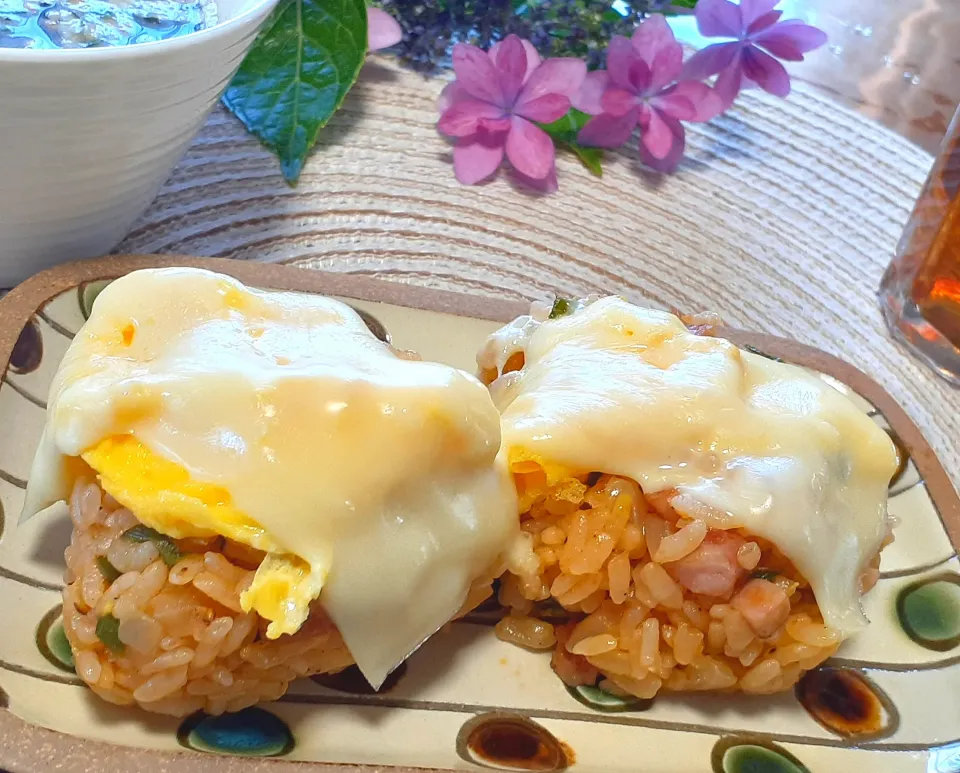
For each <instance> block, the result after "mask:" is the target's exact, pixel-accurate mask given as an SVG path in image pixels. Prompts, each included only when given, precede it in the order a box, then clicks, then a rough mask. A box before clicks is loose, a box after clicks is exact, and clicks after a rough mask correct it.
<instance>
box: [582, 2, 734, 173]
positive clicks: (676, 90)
mask: <svg viewBox="0 0 960 773" xmlns="http://www.w3.org/2000/svg"><path fill="white" fill-rule="evenodd" d="M682 69H683V47H682V46H681V45H680V44H679V43H678V42H677V41H676V38H674V36H673V31H672V30H671V29H670V27H669V25H668V24H667V21H666V19H664V18H663V16H660V15H654V16H651V17H649V18H648V19H646V20H645V21H644V22H643V23H642V24H640V25H639V26H638V27H637V30H636V32H634V34H633V38H632V39H630V40H627V38H625V37H622V36H619V35H617V36H614V37H613V39H612V40H611V41H610V47H609V48H608V49H607V69H606V71H601V70H598V71H596V72H591V73H589V74H588V75H587V77H586V79H585V81H584V84H583V88H582V89H581V91H580V93H579V95H577V97H576V98H575V99H574V106H575V107H577V108H578V109H580V110H582V111H583V112H585V113H590V114H591V115H593V116H595V117H594V118H591V119H590V120H589V121H588V122H587V123H586V125H585V126H584V127H583V129H581V130H580V134H579V136H578V138H577V139H578V141H579V142H580V143H581V144H583V145H594V146H597V147H603V148H615V147H619V146H620V145H623V144H624V143H625V142H626V141H627V140H629V139H630V135H631V134H632V133H633V129H634V127H635V126H639V127H640V130H641V135H640V153H641V156H642V157H643V160H644V163H646V164H647V165H649V166H651V167H653V168H654V169H658V170H660V171H664V172H670V171H673V170H674V169H675V168H676V166H677V164H678V163H679V162H680V158H681V157H682V156H683V149H684V146H685V144H686V137H685V131H684V128H683V124H681V123H680V122H681V121H709V120H710V119H711V118H713V117H714V116H715V115H716V114H717V113H718V112H720V104H719V99H717V98H716V96H715V95H714V94H713V92H712V90H711V89H710V87H709V86H707V85H705V84H703V83H699V82H697V81H693V80H682V81H680V80H679V79H680V75H681V71H682ZM678 81H679V82H678Z"/></svg>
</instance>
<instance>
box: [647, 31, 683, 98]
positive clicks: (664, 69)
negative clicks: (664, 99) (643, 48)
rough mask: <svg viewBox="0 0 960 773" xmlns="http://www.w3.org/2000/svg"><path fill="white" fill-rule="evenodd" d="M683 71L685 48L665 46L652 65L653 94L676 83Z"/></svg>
mask: <svg viewBox="0 0 960 773" xmlns="http://www.w3.org/2000/svg"><path fill="white" fill-rule="evenodd" d="M682 71H683V46H681V45H680V44H679V43H674V44H673V45H672V46H665V47H664V48H662V49H661V50H660V53H658V54H657V56H656V58H655V59H654V60H653V64H651V65H650V86H649V90H650V91H651V92H653V93H656V92H658V91H662V90H663V89H664V88H665V87H667V86H669V85H670V84H671V83H676V82H677V79H678V78H679V77H680V73H681V72H682Z"/></svg>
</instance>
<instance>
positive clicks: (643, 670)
mask: <svg viewBox="0 0 960 773" xmlns="http://www.w3.org/2000/svg"><path fill="white" fill-rule="evenodd" d="M547 311H549V310H540V311H535V312H534V313H533V314H532V315H529V316H524V317H521V318H519V319H517V320H516V321H514V322H513V323H511V324H509V325H507V326H506V327H504V328H502V329H501V330H500V331H498V332H497V333H495V334H494V335H493V336H492V337H491V338H490V339H489V341H488V342H487V343H486V345H485V346H484V348H483V349H482V350H481V352H480V354H479V356H478V363H479V366H480V372H481V378H482V380H484V381H485V382H486V383H488V384H489V387H490V390H491V393H492V395H493V397H494V400H495V402H496V403H497V406H498V408H499V409H500V410H501V412H502V433H503V447H504V451H505V452H506V453H507V456H508V461H509V464H510V469H511V472H512V474H513V477H514V480H515V483H516V488H517V492H518V495H519V513H520V518H521V528H522V530H523V531H524V533H526V534H527V535H529V538H530V539H531V540H532V543H533V547H534V550H535V552H536V554H537V556H538V559H539V567H538V569H537V571H536V572H535V573H533V574H532V575H528V574H523V573H520V574H514V573H511V572H508V573H507V574H506V575H505V576H504V577H503V578H502V580H501V587H500V591H499V598H500V601H501V603H503V604H504V605H505V606H506V607H508V608H509V609H510V610H511V611H510V613H509V614H508V615H507V616H506V617H505V618H504V619H503V620H502V621H501V622H500V623H499V624H498V626H497V631H498V633H499V635H500V636H501V638H503V639H506V640H508V641H511V642H514V643H516V644H519V645H522V646H525V647H528V648H531V649H541V650H551V651H552V653H553V655H552V658H553V660H552V663H553V667H554V670H555V671H556V673H557V674H558V675H559V676H560V678H561V679H562V680H563V681H564V682H565V683H566V684H567V685H570V686H576V685H597V686H599V687H601V688H602V689H604V690H606V691H608V692H611V693H615V694H618V695H624V696H636V697H639V698H652V697H653V696H654V695H656V694H657V693H658V692H659V691H661V690H665V691H691V690H725V691H742V692H746V693H772V692H777V691H780V690H785V689H788V688H789V687H791V686H792V685H793V684H795V683H796V682H797V680H798V679H799V678H800V676H801V674H802V673H803V672H805V671H806V670H808V669H811V668H814V667H815V666H817V665H818V664H820V663H822V662H823V661H824V660H825V659H826V658H827V657H829V656H830V655H831V654H832V653H833V652H835V651H836V649H837V647H838V646H839V645H840V643H841V642H842V641H843V640H844V639H845V638H847V637H848V636H851V635H853V634H854V633H857V632H858V631H861V630H862V629H863V628H864V627H865V625H866V624H867V620H866V618H865V617H864V615H863V612H862V611H861V607H860V596H861V594H862V593H865V592H867V591H868V590H870V588H871V587H872V586H873V585H874V584H875V582H876V580H877V577H878V566H879V554H880V550H881V549H882V548H883V546H884V545H886V544H887V543H888V542H890V541H891V540H892V531H891V528H892V525H893V524H892V521H891V519H890V517H889V516H888V514H887V506H886V505H887V489H888V484H889V481H890V479H891V476H892V475H893V473H894V471H895V469H896V466H897V454H896V450H895V448H894V446H893V444H892V443H891V441H890V438H889V437H888V436H887V434H886V433H885V432H884V431H883V430H882V429H881V428H880V427H879V426H877V425H876V424H875V423H874V422H873V421H872V420H871V419H870V418H869V417H867V416H866V415H864V414H863V413H862V412H860V411H859V410H858V409H857V408H856V406H854V405H853V403H852V402H850V400H849V399H848V398H847V397H846V396H845V395H843V394H841V393H840V392H838V391H837V390H835V389H834V388H832V387H830V386H829V385H827V384H826V383H825V382H823V381H822V380H820V379H819V378H817V377H816V376H814V375H812V374H810V373H808V372H807V371H804V370H803V369H801V368H799V367H796V366H793V365H789V364H785V363H781V362H775V361H772V360H770V359H767V358H764V357H762V356H760V355H757V354H752V353H750V352H746V351H742V350H740V349H738V348H737V347H736V346H734V345H733V344H732V343H730V342H729V341H726V340H724V339H723V338H720V337H714V336H713V335H711V333H713V332H714V330H715V327H716V321H715V320H709V321H708V324H704V322H703V320H692V321H691V327H692V328H693V329H692V330H691V329H689V328H688V327H687V326H685V325H684V323H683V322H682V321H681V320H680V319H679V318H677V317H676V316H674V315H672V314H669V313H666V312H661V311H654V310H650V309H643V308H639V307H637V306H634V305H632V304H630V303H627V302H626V301H624V300H622V299H620V298H602V299H596V300H594V301H592V302H579V303H575V302H567V301H560V302H558V303H557V304H555V305H554V307H553V310H552V311H551V312H550V314H549V315H548V314H547V313H546V312H547ZM697 333H700V334H697ZM558 606H559V607H561V608H562V610H557V607H558ZM558 611H559V612H560V617H563V616H566V622H564V623H562V624H554V623H553V622H551V620H555V619H556V618H557V617H558Z"/></svg>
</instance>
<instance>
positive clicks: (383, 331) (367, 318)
mask: <svg viewBox="0 0 960 773" xmlns="http://www.w3.org/2000/svg"><path fill="white" fill-rule="evenodd" d="M350 308H351V309H353V310H354V311H355V312H357V314H359V315H360V319H362V320H363V324H365V325H366V326H367V329H368V330H369V331H370V332H371V333H373V334H374V335H375V336H376V337H377V338H379V339H380V340H381V341H383V342H384V343H385V344H388V343H390V334H389V333H388V332H387V328H386V326H385V325H384V324H383V323H382V322H381V321H380V320H379V319H377V318H376V317H375V316H373V314H371V313H370V312H369V311H364V310H363V309H358V308H357V307H356V306H351V307H350Z"/></svg>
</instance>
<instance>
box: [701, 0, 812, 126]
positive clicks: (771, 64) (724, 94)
mask: <svg viewBox="0 0 960 773" xmlns="http://www.w3.org/2000/svg"><path fill="white" fill-rule="evenodd" d="M778 2H779V0H740V5H734V4H733V3H731V2H730V1H729V0H700V2H699V3H697V10H696V14H697V27H699V29H700V34H701V35H703V36H704V37H708V38H715V37H724V38H733V40H730V41H729V42H726V43H714V44H713V45H712V46H707V47H706V48H704V49H703V50H701V51H698V52H697V53H696V54H694V55H693V56H692V57H690V59H689V60H688V61H687V63H686V65H685V66H684V76H685V77H687V78H694V79H697V80H702V79H704V78H709V77H710V76H711V75H717V74H718V73H719V75H718V77H717V82H716V84H715V86H714V88H715V90H716V91H717V93H718V94H719V95H720V97H721V99H722V100H723V106H724V107H723V109H724V110H726V108H728V107H729V106H730V105H731V104H732V103H733V100H734V99H735V98H736V96H737V94H738V93H739V91H740V89H741V87H742V86H743V85H745V81H746V82H748V83H749V82H753V83H756V84H757V85H758V86H759V87H760V88H762V89H763V90H764V91H767V92H769V93H771V94H774V95H775V96H778V97H785V96H787V95H788V94H789V93H790V76H789V75H787V71H786V69H784V66H783V65H782V64H780V62H778V61H777V59H783V60H785V61H788V62H802V61H803V55H804V54H806V53H808V52H810V51H813V50H814V49H815V48H819V47H820V46H822V45H823V44H824V43H826V42H827V36H826V34H825V33H824V32H823V31H822V30H819V29H817V28H816V27H811V26H810V25H809V24H804V23H803V22H801V21H800V20H798V19H790V20H787V21H780V17H781V16H782V15H783V11H775V10H774V8H775V7H776V6H777V3H778ZM774 57H776V58H774Z"/></svg>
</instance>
